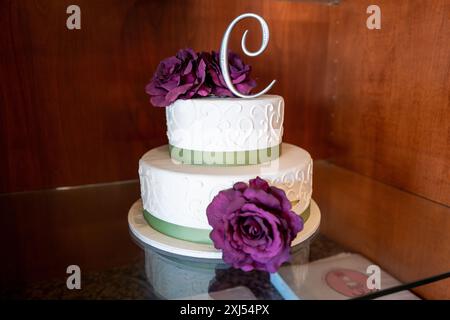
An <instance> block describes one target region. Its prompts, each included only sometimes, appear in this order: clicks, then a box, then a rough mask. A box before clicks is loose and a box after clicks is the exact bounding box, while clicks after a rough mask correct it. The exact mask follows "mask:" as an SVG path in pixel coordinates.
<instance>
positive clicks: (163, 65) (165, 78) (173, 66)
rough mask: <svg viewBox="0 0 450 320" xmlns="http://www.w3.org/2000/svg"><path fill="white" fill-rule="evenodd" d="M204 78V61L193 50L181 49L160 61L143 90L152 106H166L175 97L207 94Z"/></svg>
mask: <svg viewBox="0 0 450 320" xmlns="http://www.w3.org/2000/svg"><path fill="white" fill-rule="evenodd" d="M205 79H206V61H205V60H204V59H202V58H199V56H198V54H197V53H196V52H195V51H194V50H192V49H183V50H180V51H178V53H177V55H176V56H174V57H169V58H167V59H164V60H163V61H161V62H160V64H159V65H158V68H157V69H156V72H155V74H154V76H153V78H152V80H151V81H150V83H149V84H148V85H147V86H146V87H145V91H146V92H147V93H148V94H149V95H150V97H151V98H150V101H151V103H152V104H153V105H154V106H157V107H166V106H168V105H170V104H171V103H172V102H174V101H175V100H177V99H190V98H192V97H194V96H207V95H209V94H210V92H211V88H210V87H208V86H207V85H206V84H205Z"/></svg>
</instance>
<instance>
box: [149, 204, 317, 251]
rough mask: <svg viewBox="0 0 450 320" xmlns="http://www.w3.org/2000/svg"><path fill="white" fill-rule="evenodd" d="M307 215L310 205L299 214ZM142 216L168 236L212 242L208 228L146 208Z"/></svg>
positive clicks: (198, 241) (305, 217)
mask: <svg viewBox="0 0 450 320" xmlns="http://www.w3.org/2000/svg"><path fill="white" fill-rule="evenodd" d="M309 215H310V206H308V207H307V208H306V209H305V210H304V211H303V212H302V213H301V214H300V216H301V217H302V218H303V222H304V223H305V222H306V221H307V220H308V218H309ZM144 218H145V220H146V221H147V223H148V224H149V225H151V226H152V228H153V229H155V230H156V231H159V232H161V233H162V234H165V235H167V236H169V237H172V238H176V239H180V240H185V241H190V242H196V243H203V244H212V241H211V239H210V238H209V233H210V232H211V230H209V229H199V228H191V227H186V226H180V225H178V224H174V223H170V222H167V221H164V220H161V219H159V218H157V217H155V216H154V215H152V214H151V213H150V212H148V211H147V210H144Z"/></svg>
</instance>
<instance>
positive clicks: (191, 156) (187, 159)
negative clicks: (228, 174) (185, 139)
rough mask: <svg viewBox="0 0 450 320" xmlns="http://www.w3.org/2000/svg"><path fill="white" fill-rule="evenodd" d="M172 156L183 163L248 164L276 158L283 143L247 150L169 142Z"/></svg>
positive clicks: (209, 164) (210, 164)
mask: <svg viewBox="0 0 450 320" xmlns="http://www.w3.org/2000/svg"><path fill="white" fill-rule="evenodd" d="M169 153H170V157H171V158H172V159H174V160H176V161H180V162H181V163H183V164H193V165H206V166H244V165H245V166H246V165H252V164H260V163H266V162H269V161H272V160H276V159H278V158H279V157H280V155H281V144H279V145H276V146H273V147H269V148H265V149H258V150H247V151H199V150H189V149H183V148H178V147H175V146H173V145H170V144H169Z"/></svg>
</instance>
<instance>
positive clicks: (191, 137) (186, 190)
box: [139, 14, 312, 272]
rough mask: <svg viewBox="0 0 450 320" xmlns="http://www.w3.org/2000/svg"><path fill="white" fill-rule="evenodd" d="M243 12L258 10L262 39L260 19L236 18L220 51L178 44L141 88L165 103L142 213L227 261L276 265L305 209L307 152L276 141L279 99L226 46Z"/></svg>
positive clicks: (145, 167) (146, 173) (143, 173)
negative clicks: (163, 141)
mask: <svg viewBox="0 0 450 320" xmlns="http://www.w3.org/2000/svg"><path fill="white" fill-rule="evenodd" d="M243 18H255V19H257V20H258V21H259V22H260V24H261V27H262V31H263V43H262V46H261V48H260V49H259V50H258V51H257V52H249V51H248V50H247V48H246V47H245V39H246V35H247V32H245V33H244V36H243V41H242V47H243V51H244V52H245V53H246V54H247V55H252V56H255V55H258V54H260V53H261V52H262V51H264V49H265V48H266V46H267V43H268V39H269V33H268V27H267V24H266V22H265V21H264V20H263V19H262V18H261V17H259V16H257V15H254V14H244V15H241V16H239V17H238V18H236V19H235V20H234V21H233V22H232V23H231V24H230V26H229V28H228V29H227V31H226V33H225V36H224V39H223V41H222V46H221V51H220V52H219V53H217V52H211V53H209V52H195V51H194V50H192V49H183V50H180V51H179V52H178V53H177V54H176V55H175V56H173V57H169V58H167V59H164V60H163V61H162V62H161V63H160V64H159V66H158V68H157V70H156V72H155V74H154V76H153V78H152V80H151V81H150V83H149V84H148V85H147V87H146V92H147V93H148V94H149V95H150V101H151V103H152V104H153V105H154V106H156V107H165V108H166V120H167V136H168V140H169V144H168V145H166V146H161V147H158V148H154V149H152V150H150V151H148V152H147V153H146V154H144V155H143V157H142V158H141V160H140V162H139V177H140V183H141V196H142V202H143V209H144V217H145V219H146V220H147V222H148V223H149V224H150V225H151V226H152V227H153V229H155V230H157V231H159V232H161V233H163V234H165V235H168V236H170V237H173V238H178V239H181V240H184V241H190V242H196V243H204V244H211V245H214V247H215V248H217V249H220V250H222V254H223V259H224V261H225V262H226V263H228V264H230V265H232V266H233V267H235V268H239V269H242V270H244V271H250V270H254V269H257V270H264V271H269V272H275V271H276V270H277V269H278V268H279V267H280V265H281V264H282V263H283V262H285V261H288V260H289V259H290V246H291V243H292V241H293V240H294V238H296V236H297V234H298V233H299V232H301V230H302V229H303V227H304V224H305V222H306V221H307V220H308V218H309V216H310V204H311V194H312V159H311V157H310V155H309V153H308V152H307V151H305V150H303V149H301V148H299V147H297V146H295V145H291V144H286V143H282V136H283V119H284V100H283V98H282V97H281V96H277V95H268V94H266V93H267V91H268V90H269V89H270V88H271V87H272V85H273V84H274V83H275V81H272V83H271V84H270V85H269V86H267V87H266V88H265V89H264V90H262V91H261V92H259V93H256V94H252V90H254V87H255V86H256V83H255V81H254V80H253V79H252V78H251V77H250V72H251V67H250V66H249V65H247V64H245V63H244V62H243V61H242V59H241V58H240V57H239V56H238V55H237V54H235V53H232V52H230V51H228V47H227V46H228V37H229V35H230V33H231V31H232V29H233V27H234V25H235V24H236V23H237V22H238V21H240V20H241V19H243Z"/></svg>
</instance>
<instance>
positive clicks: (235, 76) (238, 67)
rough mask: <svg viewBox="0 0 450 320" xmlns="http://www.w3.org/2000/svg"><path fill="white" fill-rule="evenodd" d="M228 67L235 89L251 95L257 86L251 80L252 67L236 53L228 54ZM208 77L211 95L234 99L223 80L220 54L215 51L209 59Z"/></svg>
mask: <svg viewBox="0 0 450 320" xmlns="http://www.w3.org/2000/svg"><path fill="white" fill-rule="evenodd" d="M228 65H229V71H230V78H231V82H232V83H233V84H234V87H235V88H236V89H237V90H238V91H239V92H240V93H243V94H249V93H250V91H251V90H252V89H253V88H254V87H255V86H256V82H255V80H253V79H251V78H250V72H251V71H252V67H251V66H249V65H248V64H245V63H244V62H243V61H242V60H241V58H240V57H239V55H238V54H236V53H234V52H231V51H230V52H229V53H228ZM207 72H208V75H209V77H210V79H211V82H212V84H211V85H210V86H211V89H212V90H211V93H212V94H214V95H216V96H219V97H233V96H234V95H233V93H232V92H231V91H230V90H229V89H228V87H227V85H226V83H225V80H224V79H223V75H222V70H221V69H220V56H219V53H218V52H215V51H213V52H212V53H211V55H210V56H209V59H208V68H207Z"/></svg>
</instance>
